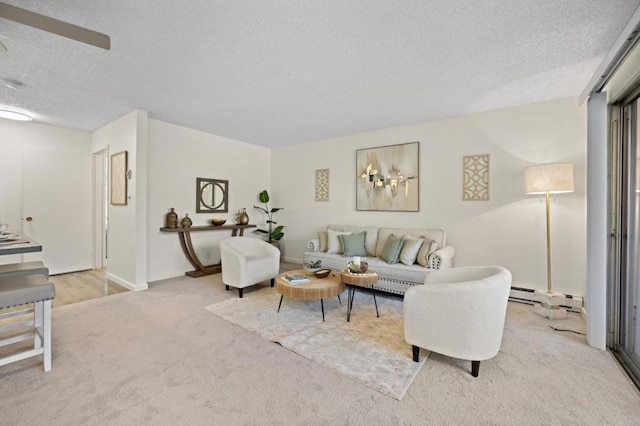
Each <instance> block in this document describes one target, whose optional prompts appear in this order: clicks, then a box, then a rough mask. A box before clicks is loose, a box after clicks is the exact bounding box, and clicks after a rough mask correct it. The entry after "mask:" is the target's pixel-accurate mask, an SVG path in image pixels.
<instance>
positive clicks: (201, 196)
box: [196, 178, 229, 213]
mask: <svg viewBox="0 0 640 426" xmlns="http://www.w3.org/2000/svg"><path fill="white" fill-rule="evenodd" d="M228 199H229V181H228V180H219V179H205V178H197V179H196V213H211V212H215V213H227V212H228V211H229V206H228V203H227V200H228Z"/></svg>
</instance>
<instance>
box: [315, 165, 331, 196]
mask: <svg viewBox="0 0 640 426" xmlns="http://www.w3.org/2000/svg"><path fill="white" fill-rule="evenodd" d="M316 201H329V169H318V170H316Z"/></svg>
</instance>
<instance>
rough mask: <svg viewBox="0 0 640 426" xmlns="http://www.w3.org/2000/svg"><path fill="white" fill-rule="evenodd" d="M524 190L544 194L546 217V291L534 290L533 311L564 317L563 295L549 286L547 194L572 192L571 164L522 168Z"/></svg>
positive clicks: (553, 317) (553, 316) (549, 248)
mask: <svg viewBox="0 0 640 426" xmlns="http://www.w3.org/2000/svg"><path fill="white" fill-rule="evenodd" d="M524 182H525V191H526V193H527V194H530V195H537V194H544V195H545V198H546V217H547V221H546V222H547V291H546V292H543V291H540V290H536V291H535V293H534V296H535V300H536V301H538V302H540V305H535V306H534V311H535V312H536V313H537V314H538V315H541V316H543V317H547V318H549V319H560V318H566V317H567V312H566V311H565V310H564V309H561V308H560V303H561V301H563V300H564V295H563V294H561V293H554V292H553V290H552V288H551V230H550V226H549V207H550V206H549V194H562V193H565V192H573V164H571V163H551V164H541V165H538V166H531V167H527V168H526V169H524Z"/></svg>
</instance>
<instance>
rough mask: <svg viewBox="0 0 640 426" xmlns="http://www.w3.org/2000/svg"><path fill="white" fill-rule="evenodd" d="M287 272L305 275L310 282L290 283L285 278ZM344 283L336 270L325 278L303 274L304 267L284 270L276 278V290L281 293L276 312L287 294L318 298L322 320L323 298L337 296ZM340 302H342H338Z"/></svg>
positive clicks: (295, 297)
mask: <svg viewBox="0 0 640 426" xmlns="http://www.w3.org/2000/svg"><path fill="white" fill-rule="evenodd" d="M287 274H302V275H305V276H306V277H307V278H309V280H310V281H311V282H308V283H304V284H291V283H290V282H288V281H287V280H286V279H285V276H286V275H287ZM344 289H345V285H344V282H343V281H342V280H341V278H340V274H339V273H337V272H331V273H330V274H329V276H328V277H326V278H316V277H314V276H309V275H306V274H305V270H304V269H295V270H293V271H287V272H284V273H282V274H280V275H278V277H277V278H276V291H277V292H278V293H280V294H281V296H280V303H279V304H278V312H280V307H281V306H282V299H283V298H284V296H287V297H289V298H291V299H297V300H320V308H321V310H322V321H324V302H323V299H329V298H331V297H336V296H338V300H340V294H342V293H343V292H344ZM340 303H342V302H340Z"/></svg>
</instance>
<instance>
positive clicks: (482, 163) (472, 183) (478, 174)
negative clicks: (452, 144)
mask: <svg viewBox="0 0 640 426" xmlns="http://www.w3.org/2000/svg"><path fill="white" fill-rule="evenodd" d="M489 158H490V157H489V154H481V155H465V156H464V157H463V158H462V200H463V201H489Z"/></svg>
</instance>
